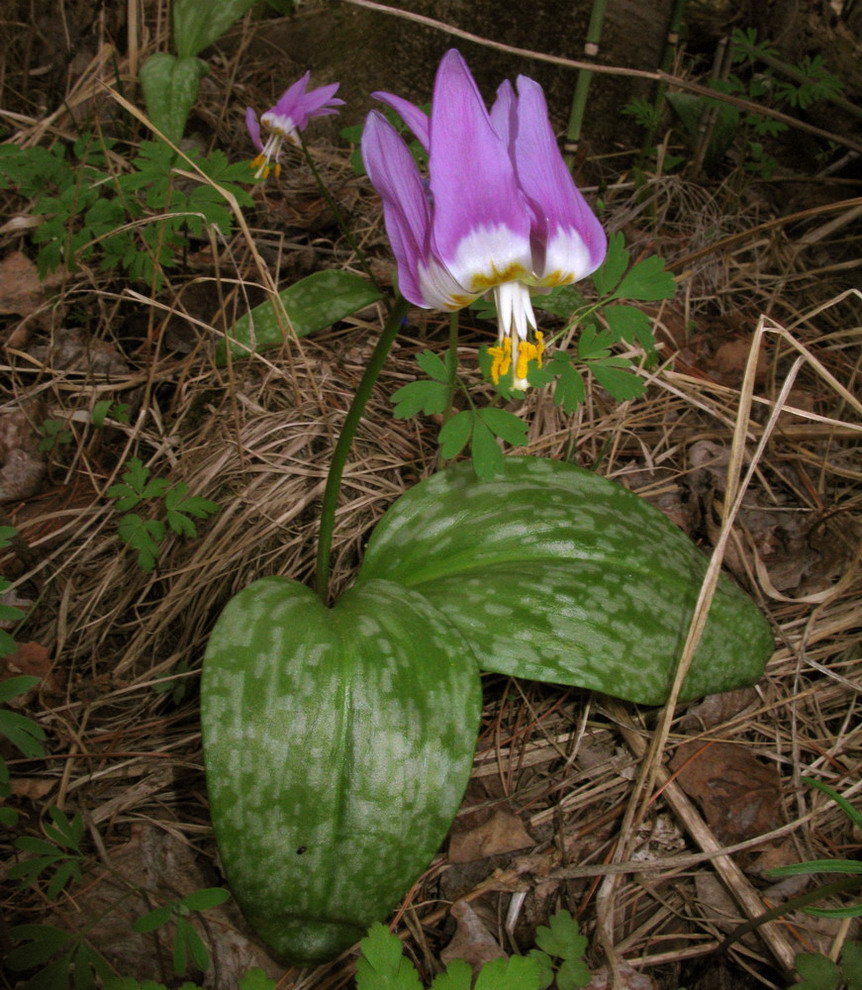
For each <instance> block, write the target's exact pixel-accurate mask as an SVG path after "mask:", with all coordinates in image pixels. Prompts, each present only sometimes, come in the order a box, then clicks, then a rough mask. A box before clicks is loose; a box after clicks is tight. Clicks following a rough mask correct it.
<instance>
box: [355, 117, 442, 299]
mask: <svg viewBox="0 0 862 990" xmlns="http://www.w3.org/2000/svg"><path fill="white" fill-rule="evenodd" d="M362 160H363V161H364V163H365V171H366V172H367V173H368V178H369V179H370V180H371V183H372V185H373V186H374V188H375V189H376V190H377V192H378V193H379V194H380V197H381V199H382V200H383V217H384V220H385V223H386V233H387V234H388V235H389V240H390V242H391V244H392V250H393V252H394V254H395V260H396V262H397V264H398V286H399V288H400V290H401V293H402V294H403V295H404V297H405V298H406V299H409V300H410V302H412V303H414V304H415V305H417V306H423V307H425V308H430V307H431V306H432V305H434V300H432V299H426V298H425V296H424V295H423V292H422V288H421V286H420V281H419V266H420V263H421V262H422V261H423V256H424V255H425V254H426V253H427V244H428V239H429V227H430V223H431V220H430V210H429V206H428V199H427V197H426V195H425V189H424V187H423V185H422V179H421V178H420V176H419V170H418V169H417V168H416V163H415V162H414V161H413V156H412V155H411V154H410V150H409V149H408V147H407V145H406V144H405V143H404V142H403V141H402V140H401V138H400V136H399V135H398V132H397V131H396V130H395V128H394V127H392V125H391V124H390V123H389V122H388V121H387V120H386V118H385V117H384V116H383V115H382V114H380V113H378V112H377V111H376V110H372V111H371V113H369V114H368V118H367V119H366V121H365V128H364V130H363V132H362Z"/></svg>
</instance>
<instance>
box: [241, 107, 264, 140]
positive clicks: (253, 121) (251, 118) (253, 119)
mask: <svg viewBox="0 0 862 990" xmlns="http://www.w3.org/2000/svg"><path fill="white" fill-rule="evenodd" d="M245 126H246V129H247V130H248V133H249V136H250V137H251V140H252V144H254V146H255V148H257V150H258V151H263V142H262V141H261V139H260V123H259V122H258V119H257V114H256V113H255V112H254V109H253V108H252V107H246V108H245Z"/></svg>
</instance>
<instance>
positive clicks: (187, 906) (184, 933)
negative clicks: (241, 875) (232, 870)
mask: <svg viewBox="0 0 862 990" xmlns="http://www.w3.org/2000/svg"><path fill="white" fill-rule="evenodd" d="M229 897H230V894H229V893H228V892H227V891H226V890H225V889H224V887H207V888H205V889H204V890H196V891H194V892H193V893H191V894H187V895H186V896H185V897H181V898H180V899H179V900H176V901H171V902H170V903H169V904H163V905H162V906H161V907H157V908H154V909H153V910H152V911H149V912H147V914H145V915H143V917H141V918H138V920H137V921H136V922H135V924H134V929H135V931H136V932H138V933H139V934H142V935H145V934H147V933H148V932H154V931H155V930H156V929H157V928H161V927H162V926H163V925H166V924H167V923H168V922H170V921H173V923H174V936H173V950H172V957H171V958H172V963H173V967H174V973H175V974H176V975H177V976H185V974H186V970H187V969H188V967H189V963H191V964H192V965H193V966H194V968H195V969H199V970H200V971H201V972H206V970H207V969H209V964H210V957H209V951H208V950H207V947H206V945H204V943H203V941H202V939H201V937H200V935H198V933H197V932H196V931H195V929H194V926H193V925H192V923H191V921H190V920H189V916H190V915H191V914H193V913H194V912H196V911H206V910H209V909H210V908H214V907H218V905H219V904H223V903H224V902H225V901H226V900H227V899H228V898H229Z"/></svg>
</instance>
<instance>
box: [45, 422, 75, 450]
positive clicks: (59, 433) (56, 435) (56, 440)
mask: <svg viewBox="0 0 862 990" xmlns="http://www.w3.org/2000/svg"><path fill="white" fill-rule="evenodd" d="M39 432H40V433H41V434H42V439H41V440H40V441H39V450H41V451H43V452H47V451H51V450H56V449H57V447H65V446H66V444H70V443H71V442H72V432H71V430H69V429H67V427H66V424H65V422H64V421H63V420H62V419H46V420H45V422H44V423H43V424H42V425H41V426H40V427H39Z"/></svg>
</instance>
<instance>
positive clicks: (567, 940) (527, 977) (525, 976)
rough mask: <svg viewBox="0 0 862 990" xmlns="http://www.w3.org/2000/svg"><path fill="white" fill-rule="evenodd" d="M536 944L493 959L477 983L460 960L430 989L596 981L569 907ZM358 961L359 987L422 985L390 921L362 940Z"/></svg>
mask: <svg viewBox="0 0 862 990" xmlns="http://www.w3.org/2000/svg"><path fill="white" fill-rule="evenodd" d="M536 945H537V946H538V948H536V949H532V950H531V951H530V952H529V953H528V954H527V955H526V956H519V955H514V956H510V957H509V958H507V959H506V958H500V959H493V960H491V961H490V962H487V963H485V965H484V966H483V967H482V969H481V970H480V972H479V975H478V976H477V977H476V981H475V983H474V982H473V971H472V968H471V967H470V965H469V963H467V962H465V961H464V960H463V959H455V960H453V961H452V962H450V963H449V965H448V966H447V967H446V970H445V971H444V972H443V973H440V974H439V975H438V976H436V977H435V978H434V980H433V981H432V983H431V987H430V990H470V988H471V987H473V990H545V988H547V987H551V986H554V987H556V988H557V990H575V988H577V987H583V986H586V985H587V984H588V983H589V982H590V978H591V977H590V971H589V970H588V969H587V967H586V964H585V963H584V959H583V956H584V952H585V950H586V948H587V940H586V938H585V937H584V936H583V935H581V933H580V929H579V927H578V922H577V921H576V920H575V919H574V918H573V917H572V916H571V914H569V912H568V911H560V912H558V913H557V914H555V915H554V916H553V917H552V918H551V919H550V921H549V923H548V926H542V927H540V928H538V929H537V930H536ZM360 948H361V950H362V955H361V956H360V957H359V960H358V962H357V964H356V987H357V990H422V982H421V980H420V979H419V974H418V973H417V972H416V968H415V967H414V966H413V964H412V963H411V962H410V960H409V959H407V958H406V957H405V956H404V954H403V951H402V946H401V940H400V939H399V938H398V937H397V936H395V935H393V934H392V932H390V931H389V929H388V928H386V926H385V925H381V924H379V923H377V924H374V925H372V926H371V928H370V929H369V931H368V935H367V936H366V937H365V938H364V939H363V940H362V942H361V943H360Z"/></svg>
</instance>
